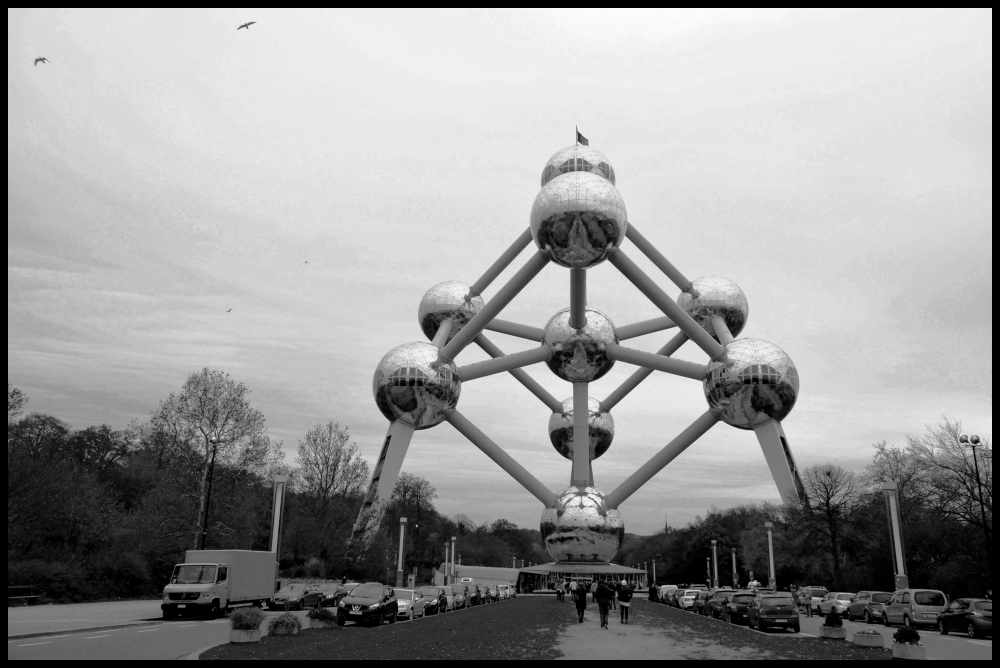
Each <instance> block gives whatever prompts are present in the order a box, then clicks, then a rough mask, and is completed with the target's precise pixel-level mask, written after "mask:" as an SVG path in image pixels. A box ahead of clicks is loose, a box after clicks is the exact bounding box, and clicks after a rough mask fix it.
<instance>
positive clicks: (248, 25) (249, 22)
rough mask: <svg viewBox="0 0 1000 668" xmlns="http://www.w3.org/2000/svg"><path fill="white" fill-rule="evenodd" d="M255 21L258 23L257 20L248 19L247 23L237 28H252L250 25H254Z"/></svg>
mask: <svg viewBox="0 0 1000 668" xmlns="http://www.w3.org/2000/svg"><path fill="white" fill-rule="evenodd" d="M254 23H257V22H256V21H247V22H246V23H244V24H243V25H241V26H240V27H239V28H237V30H243V29H244V28H246V29H247V30H250V26H252V25H253V24H254Z"/></svg>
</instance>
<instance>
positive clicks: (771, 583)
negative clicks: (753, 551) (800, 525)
mask: <svg viewBox="0 0 1000 668" xmlns="http://www.w3.org/2000/svg"><path fill="white" fill-rule="evenodd" d="M764 528H766V529H767V565H768V568H769V569H770V570H769V571H768V575H769V576H770V577H769V579H768V583H767V586H768V587H769V588H770V589H777V586H778V581H777V579H776V578H775V577H774V536H773V532H774V522H764Z"/></svg>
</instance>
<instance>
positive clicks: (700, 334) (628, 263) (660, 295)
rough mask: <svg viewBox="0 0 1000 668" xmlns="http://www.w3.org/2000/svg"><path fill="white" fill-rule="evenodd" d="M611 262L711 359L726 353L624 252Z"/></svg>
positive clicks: (614, 256) (614, 255)
mask: <svg viewBox="0 0 1000 668" xmlns="http://www.w3.org/2000/svg"><path fill="white" fill-rule="evenodd" d="M610 261H611V264H613V265H614V266H615V268H616V269H618V271H620V272H621V273H622V274H623V275H624V276H625V278H627V279H628V280H630V281H631V282H632V284H633V285H634V286H635V287H637V288H639V290H640V291H641V292H642V293H643V294H644V295H646V297H647V298H649V300H650V301H651V302H653V304H654V305H655V306H656V307H657V308H658V309H660V310H661V311H663V313H664V315H666V316H667V317H668V318H670V319H671V320H673V321H674V322H675V323H677V327H678V328H679V329H680V330H681V331H682V332H684V333H685V334H687V335H688V338H690V339H691V341H693V342H694V344H695V345H696V346H698V347H699V348H701V349H702V350H704V351H705V353H706V354H707V355H708V356H709V357H710V358H712V359H717V358H718V357H721V356H722V355H723V354H724V353H725V352H726V349H725V348H723V347H722V346H721V345H719V342H718V341H716V340H715V339H713V338H712V335H711V334H709V333H708V332H706V331H705V330H704V329H703V328H702V327H701V325H699V324H698V323H696V322H695V321H694V318H692V317H691V316H689V315H688V314H687V312H686V311H685V310H684V309H682V308H681V307H680V306H678V305H677V302H675V301H674V300H673V299H671V298H670V297H668V296H667V293H666V292H664V291H663V289H662V288H660V286H658V285H657V284H656V283H654V282H653V279H651V278H650V277H649V276H647V275H646V273H645V272H644V271H643V270H642V269H640V268H639V267H638V266H636V264H635V262H633V261H632V260H631V259H630V258H629V257H628V256H627V255H625V253H623V252H622V251H618V252H617V253H614V254H613V255H611V257H610ZM480 313H482V311H480ZM463 331H465V330H463Z"/></svg>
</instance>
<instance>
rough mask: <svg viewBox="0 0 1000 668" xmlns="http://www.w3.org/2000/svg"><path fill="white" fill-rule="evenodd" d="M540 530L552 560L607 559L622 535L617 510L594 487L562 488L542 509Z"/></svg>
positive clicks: (612, 554)
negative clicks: (553, 499) (554, 498)
mask: <svg viewBox="0 0 1000 668" xmlns="http://www.w3.org/2000/svg"><path fill="white" fill-rule="evenodd" d="M540 530H541V534H542V542H543V543H544V545H545V549H546V550H547V551H548V553H549V556H551V557H552V558H553V559H554V560H555V561H576V562H581V561H582V562H591V563H593V562H599V563H607V562H609V561H611V560H612V559H613V558H614V556H615V555H616V554H617V553H618V549H619V548H621V546H622V541H623V540H624V539H625V521H624V520H623V519H622V514H621V511H619V510H618V509H617V508H614V507H613V506H612V505H611V504H610V503H608V499H607V497H605V496H604V494H603V493H602V492H601V491H600V490H598V489H596V488H594V487H570V488H568V489H565V490H563V491H562V492H561V493H560V494H559V495H558V496H557V497H556V500H555V501H553V502H552V503H551V504H550V505H549V506H548V507H547V508H546V509H545V510H544V511H543V512H542V522H541V527H540Z"/></svg>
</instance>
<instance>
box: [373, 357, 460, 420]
mask: <svg viewBox="0 0 1000 668" xmlns="http://www.w3.org/2000/svg"><path fill="white" fill-rule="evenodd" d="M372 393H373V394H374V395H375V403H376V404H377V405H378V409H379V410H380V411H382V415H384V416H385V417H386V418H388V419H389V420H390V421H393V422H395V421H399V422H402V423H404V424H408V425H410V426H412V427H415V428H416V429H427V428H429V427H433V426H434V425H437V424H440V423H441V422H442V421H443V420H444V419H445V415H446V412H447V411H448V410H450V409H452V408H454V407H455V406H456V405H457V404H458V397H459V395H460V394H461V393H462V381H461V379H460V378H459V376H458V371H457V370H456V368H455V365H454V364H452V363H451V362H441V363H439V362H438V349H437V348H436V347H435V346H432V345H431V344H429V343H424V342H422V341H417V342H415V343H404V344H403V345H401V346H397V347H396V348H393V349H392V350H390V351H389V352H388V353H386V355H385V357H383V358H382V361H381V362H379V363H378V368H376V369H375V377H374V379H373V380H372Z"/></svg>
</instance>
